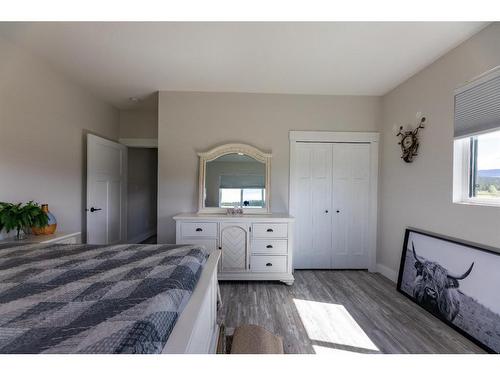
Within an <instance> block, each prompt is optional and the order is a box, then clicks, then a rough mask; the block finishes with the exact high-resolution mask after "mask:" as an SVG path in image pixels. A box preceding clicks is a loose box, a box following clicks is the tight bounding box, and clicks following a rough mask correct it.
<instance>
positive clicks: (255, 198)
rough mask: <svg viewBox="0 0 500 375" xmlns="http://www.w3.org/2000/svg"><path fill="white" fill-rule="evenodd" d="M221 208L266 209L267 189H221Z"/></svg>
mask: <svg viewBox="0 0 500 375" xmlns="http://www.w3.org/2000/svg"><path fill="white" fill-rule="evenodd" d="M219 195H220V199H219V202H220V207H222V208H231V207H248V208H264V200H265V189H260V188H257V189H248V188H243V189H240V188H221V189H219Z"/></svg>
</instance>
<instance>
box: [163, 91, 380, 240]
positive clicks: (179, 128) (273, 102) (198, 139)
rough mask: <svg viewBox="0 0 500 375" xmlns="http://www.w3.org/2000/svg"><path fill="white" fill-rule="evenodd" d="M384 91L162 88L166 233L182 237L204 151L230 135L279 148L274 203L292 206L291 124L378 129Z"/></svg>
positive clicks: (274, 172)
mask: <svg viewBox="0 0 500 375" xmlns="http://www.w3.org/2000/svg"><path fill="white" fill-rule="evenodd" d="M380 110H381V106H380V98H377V97H356V96H326V95H325V96H321V95H272V94H237V93H192V92H191V93H189V92H160V95H159V108H158V111H159V119H158V121H159V129H158V144H159V154H158V161H159V163H158V166H159V169H158V239H159V241H162V242H173V241H174V240H175V225H174V224H175V223H174V221H173V220H172V216H174V215H175V214H177V213H179V212H193V211H196V210H197V209H198V207H197V204H198V195H197V194H198V156H197V152H200V151H206V150H207V149H210V148H212V147H214V146H217V145H221V144H224V143H228V142H241V143H248V144H251V145H253V146H256V147H258V148H260V149H262V150H264V151H270V152H272V154H273V157H272V163H271V194H272V196H271V200H272V202H271V210H272V211H273V212H287V210H288V173H289V139H288V132H289V131H290V130H331V131H333V130H336V131H377V129H378V127H379V124H380Z"/></svg>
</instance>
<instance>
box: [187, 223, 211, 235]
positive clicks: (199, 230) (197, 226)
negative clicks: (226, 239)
mask: <svg viewBox="0 0 500 375" xmlns="http://www.w3.org/2000/svg"><path fill="white" fill-rule="evenodd" d="M181 233H182V237H217V223H181Z"/></svg>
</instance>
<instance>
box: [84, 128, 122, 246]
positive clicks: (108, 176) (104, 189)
mask: <svg viewBox="0 0 500 375" xmlns="http://www.w3.org/2000/svg"><path fill="white" fill-rule="evenodd" d="M126 215H127V147H125V146H124V145H122V144H120V143H117V142H112V141H109V140H107V139H104V138H101V137H97V136H95V135H92V134H89V135H87V243H91V244H113V243H119V242H124V241H125V240H126V238H127V216H126Z"/></svg>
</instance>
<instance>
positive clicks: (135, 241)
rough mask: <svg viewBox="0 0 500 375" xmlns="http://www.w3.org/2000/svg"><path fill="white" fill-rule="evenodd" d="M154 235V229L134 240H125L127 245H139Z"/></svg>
mask: <svg viewBox="0 0 500 375" xmlns="http://www.w3.org/2000/svg"><path fill="white" fill-rule="evenodd" d="M155 234H156V229H151V230H149V231H147V232H144V233H141V234H139V235H137V236H135V237H134V238H130V239H127V243H141V242H142V241H145V240H147V239H148V238H149V237H152V236H154V235H155Z"/></svg>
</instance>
